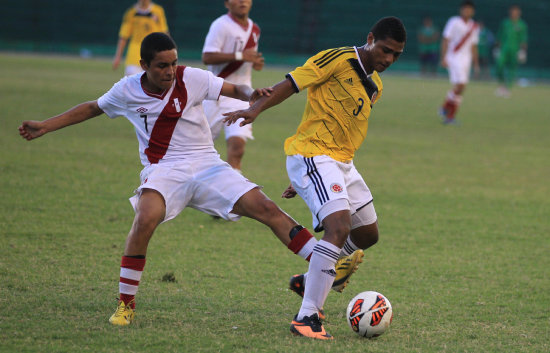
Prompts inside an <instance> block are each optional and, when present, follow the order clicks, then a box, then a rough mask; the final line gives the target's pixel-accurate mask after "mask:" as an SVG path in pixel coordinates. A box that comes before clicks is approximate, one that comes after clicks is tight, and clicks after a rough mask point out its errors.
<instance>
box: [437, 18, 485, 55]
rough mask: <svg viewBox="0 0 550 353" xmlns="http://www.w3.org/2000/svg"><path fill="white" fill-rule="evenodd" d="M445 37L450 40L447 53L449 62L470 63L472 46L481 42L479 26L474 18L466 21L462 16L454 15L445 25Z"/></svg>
mask: <svg viewBox="0 0 550 353" xmlns="http://www.w3.org/2000/svg"><path fill="white" fill-rule="evenodd" d="M443 38H445V39H447V40H448V42H449V45H448V47H447V53H446V55H445V58H446V59H447V61H448V62H449V64H451V63H450V61H452V62H460V63H464V64H470V63H471V61H472V46H473V45H476V44H477V43H478V42H479V26H478V25H477V23H476V22H475V21H474V20H472V19H470V20H468V21H464V19H462V17H460V16H453V17H451V18H450V19H449V20H448V21H447V24H446V25H445V29H444V30H443Z"/></svg>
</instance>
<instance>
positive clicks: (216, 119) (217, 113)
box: [202, 97, 254, 141]
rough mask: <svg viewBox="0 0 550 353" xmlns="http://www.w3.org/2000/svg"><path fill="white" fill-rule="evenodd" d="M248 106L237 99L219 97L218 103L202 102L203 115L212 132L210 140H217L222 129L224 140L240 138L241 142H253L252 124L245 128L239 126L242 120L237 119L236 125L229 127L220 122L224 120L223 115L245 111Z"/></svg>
mask: <svg viewBox="0 0 550 353" xmlns="http://www.w3.org/2000/svg"><path fill="white" fill-rule="evenodd" d="M249 106H250V105H249V104H248V102H243V101H240V100H237V99H232V98H227V97H220V99H219V100H218V101H206V100H205V101H204V102H203V103H202V107H203V109H204V114H205V115H206V118H207V119H208V124H209V125H210V131H211V132H212V139H214V140H215V139H217V138H218V136H219V135H220V132H221V130H222V128H223V132H224V135H225V139H226V140H227V139H229V138H230V137H235V136H236V137H240V138H242V139H243V140H245V141H246V140H253V139H254V136H252V124H248V125H245V126H239V124H240V123H241V121H242V119H239V120H238V121H237V122H236V123H233V124H231V125H229V126H227V124H224V123H223V122H222V120H223V119H224V118H225V116H223V113H228V112H232V111H235V110H241V109H247V108H248V107H249Z"/></svg>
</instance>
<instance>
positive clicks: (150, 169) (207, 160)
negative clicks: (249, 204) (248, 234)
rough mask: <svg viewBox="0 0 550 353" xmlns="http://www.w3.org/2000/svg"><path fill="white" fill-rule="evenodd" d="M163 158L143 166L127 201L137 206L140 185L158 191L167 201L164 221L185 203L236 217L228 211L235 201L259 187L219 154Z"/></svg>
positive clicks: (227, 217)
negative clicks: (139, 183)
mask: <svg viewBox="0 0 550 353" xmlns="http://www.w3.org/2000/svg"><path fill="white" fill-rule="evenodd" d="M201 157H202V158H201V159H195V160H189V159H186V160H183V161H180V162H166V163H160V164H151V165H148V166H146V167H145V168H144V169H143V170H142V172H141V175H140V177H141V185H140V186H139V187H138V188H137V189H136V190H135V194H136V195H135V196H133V197H131V198H130V203H131V204H132V206H133V207H134V210H135V209H136V207H137V203H138V200H139V196H140V195H141V191H142V190H143V189H153V190H156V191H158V192H159V193H160V194H161V195H162V197H163V198H164V202H165V204H166V216H165V218H164V222H166V221H168V220H170V219H172V218H174V217H176V216H177V215H178V214H179V213H180V212H181V211H183V209H184V208H186V207H191V208H194V209H197V210H199V211H202V212H204V213H207V214H209V215H213V216H219V217H221V218H224V219H227V220H231V221H236V220H238V219H239V218H240V216H238V215H236V214H234V213H231V211H232V210H233V206H234V205H235V203H236V202H237V201H238V200H239V199H240V198H241V196H243V195H244V194H246V193H247V192H248V191H250V190H252V189H254V188H257V187H259V186H258V185H256V184H254V183H253V182H251V181H249V180H248V179H246V178H245V177H244V176H242V175H241V174H240V173H238V172H236V171H235V170H234V169H233V168H231V166H230V165H229V164H227V163H226V162H224V161H222V160H221V159H220V158H219V156H217V155H213V156H212V157H209V156H206V157H204V156H201Z"/></svg>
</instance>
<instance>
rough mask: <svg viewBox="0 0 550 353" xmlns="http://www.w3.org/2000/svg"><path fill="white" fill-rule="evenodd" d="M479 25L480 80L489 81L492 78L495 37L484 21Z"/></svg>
mask: <svg viewBox="0 0 550 353" xmlns="http://www.w3.org/2000/svg"><path fill="white" fill-rule="evenodd" d="M477 23H478V25H479V43H477V52H478V55H479V78H482V79H489V78H490V77H491V72H490V71H491V70H490V67H491V62H492V56H493V46H494V45H495V35H494V34H493V32H491V30H490V29H489V28H487V26H485V24H484V23H483V22H482V21H478V22H477Z"/></svg>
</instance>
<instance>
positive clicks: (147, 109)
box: [19, 32, 349, 326]
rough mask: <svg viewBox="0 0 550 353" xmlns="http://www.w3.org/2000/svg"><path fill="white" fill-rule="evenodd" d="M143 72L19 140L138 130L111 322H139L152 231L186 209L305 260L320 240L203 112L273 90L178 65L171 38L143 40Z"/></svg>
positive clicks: (31, 126)
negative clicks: (138, 298)
mask: <svg viewBox="0 0 550 353" xmlns="http://www.w3.org/2000/svg"><path fill="white" fill-rule="evenodd" d="M141 67H142V68H143V70H144V71H145V72H144V73H142V74H141V73H140V74H135V75H132V76H127V77H124V78H123V79H121V80H120V81H119V82H117V83H116V84H115V85H114V86H113V87H112V88H111V89H110V90H109V91H108V92H107V93H105V94H104V95H103V96H101V97H100V98H99V99H98V100H95V101H89V102H85V103H82V104H79V105H77V106H75V107H73V108H72V109H69V110H68V111H66V112H65V113H62V114H60V115H57V116H54V117H52V118H50V119H47V120H44V121H23V123H22V124H21V126H20V127H19V133H20V135H21V136H22V137H23V138H25V139H27V140H32V139H35V138H38V137H40V136H42V135H44V134H46V133H48V132H52V131H55V130H58V129H61V128H64V127H66V126H69V125H73V124H77V123H81V122H83V121H85V120H88V119H91V118H94V117H96V116H99V115H101V114H102V113H105V114H107V115H108V116H109V117H110V118H115V117H117V116H124V117H126V118H127V119H128V120H129V121H130V122H131V123H132V125H133V126H134V128H135V131H136V135H137V138H138V141H139V153H140V157H141V162H142V164H143V166H144V168H143V170H142V172H141V185H140V186H139V187H138V188H137V189H136V194H135V196H133V197H132V198H130V202H131V203H132V206H133V207H134V210H135V213H136V214H135V218H134V222H133V224H132V227H131V229H130V232H129V234H128V237H127V240H126V247H125V250H124V255H123V256H122V261H121V269H120V282H119V293H120V300H119V303H118V306H117V310H116V311H115V313H114V314H113V315H112V316H111V318H110V319H109V322H111V323H112V324H114V325H122V326H124V325H128V324H129V323H130V322H131V321H132V320H133V318H134V310H135V295H136V293H137V290H138V285H139V281H140V279H141V275H142V272H143V269H144V267H145V255H146V252H147V246H148V244H149V240H150V239H151V237H152V235H153V232H154V231H155V229H156V228H157V226H158V225H159V224H160V223H162V222H166V221H168V220H170V219H172V218H174V217H176V216H177V215H178V214H179V213H180V212H181V211H182V210H183V209H184V208H186V207H192V208H195V209H198V210H200V211H203V212H205V213H208V214H210V215H217V216H219V217H222V218H224V219H227V220H233V221H234V220H237V219H238V218H240V216H246V217H250V218H253V219H255V220H257V221H259V222H261V223H264V224H265V225H267V226H269V227H270V228H271V230H272V231H273V233H275V235H276V236H277V237H278V238H279V239H280V240H281V242H282V243H283V244H285V245H287V247H288V248H289V249H290V250H292V251H293V252H294V253H296V254H298V255H300V256H301V257H303V258H304V259H306V260H309V257H310V256H311V252H312V250H313V247H314V246H315V245H316V243H317V241H316V240H315V238H314V237H313V236H312V235H311V233H310V232H309V231H308V230H307V229H306V228H303V227H302V226H300V225H298V224H297V223H296V222H295V221H294V220H293V219H292V218H291V217H290V216H288V215H287V214H286V213H284V212H283V211H282V210H281V209H280V208H278V207H277V205H276V204H275V203H274V202H273V201H271V200H270V199H269V198H268V197H267V196H266V195H265V194H264V193H262V192H261V191H260V188H259V187H258V185H256V184H254V183H252V182H250V181H249V180H248V179H246V178H245V177H244V176H242V175H241V174H240V173H238V172H236V171H235V170H234V169H232V168H231V167H230V166H229V164H227V163H226V162H224V161H222V160H221V159H220V157H219V155H218V153H217V152H216V150H215V149H214V144H213V141H212V136H211V134H210V129H209V126H208V123H207V121H206V117H205V116H204V113H203V111H202V107H201V103H202V101H203V100H205V99H210V100H216V99H218V97H219V96H220V94H221V95H224V96H227V97H233V98H236V99H241V100H249V99H250V101H251V102H253V101H255V100H256V99H257V98H259V97H260V96H261V95H266V94H269V92H268V91H269V90H266V89H263V90H255V91H254V90H253V89H252V88H250V87H249V86H245V85H234V84H231V83H228V82H225V81H224V80H223V79H221V78H219V77H216V76H214V75H213V74H212V73H210V72H208V71H205V70H200V69H196V68H192V67H185V66H178V65H177V50H176V44H175V43H174V41H173V40H172V38H170V37H169V36H168V35H167V34H165V33H159V32H156V33H152V34H150V35H148V36H147V37H145V39H144V40H143V42H142V44H141ZM345 261H348V260H346V259H344V260H343V261H342V262H341V263H345ZM347 272H349V271H347ZM342 275H344V276H345V275H346V270H345V269H343V270H342Z"/></svg>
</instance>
